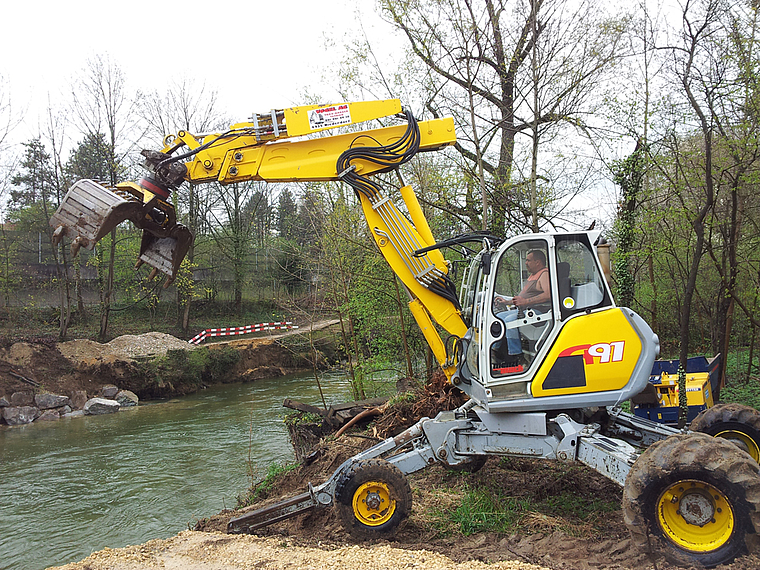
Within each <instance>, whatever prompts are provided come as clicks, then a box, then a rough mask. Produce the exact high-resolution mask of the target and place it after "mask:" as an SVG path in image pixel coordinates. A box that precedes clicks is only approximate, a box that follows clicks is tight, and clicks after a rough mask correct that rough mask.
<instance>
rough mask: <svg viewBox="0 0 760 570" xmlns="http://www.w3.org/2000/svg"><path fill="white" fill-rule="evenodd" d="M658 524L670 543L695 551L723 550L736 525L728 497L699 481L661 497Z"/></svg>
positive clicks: (678, 486)
mask: <svg viewBox="0 0 760 570" xmlns="http://www.w3.org/2000/svg"><path fill="white" fill-rule="evenodd" d="M657 522H658V523H659V525H660V528H661V529H662V531H663V534H664V535H665V536H666V537H667V538H668V539H669V540H670V541H672V542H674V543H675V544H676V545H678V546H680V547H681V548H684V549H686V550H690V551H692V552H711V551H713V550H716V549H718V548H720V547H721V546H723V545H724V544H726V542H728V540H729V539H730V538H731V534H732V533H733V531H734V524H735V523H734V511H733V509H732V508H731V505H730V503H729V502H728V500H727V499H726V496H725V495H724V494H723V493H721V492H720V491H719V490H718V489H716V488H715V487H713V486H712V485H709V484H708V483H705V482H704V481H696V480H684V481H678V482H677V483H675V484H673V485H671V486H670V487H668V488H667V489H666V490H665V492H664V493H662V495H660V498H659V499H658V500H657Z"/></svg>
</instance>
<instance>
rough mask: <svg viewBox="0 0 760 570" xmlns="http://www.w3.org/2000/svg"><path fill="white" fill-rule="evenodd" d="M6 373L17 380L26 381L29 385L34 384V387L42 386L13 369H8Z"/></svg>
mask: <svg viewBox="0 0 760 570" xmlns="http://www.w3.org/2000/svg"><path fill="white" fill-rule="evenodd" d="M8 374H10V375H11V376H13V377H14V378H16V379H17V380H21V381H22V382H26V383H27V384H29V385H30V386H34V387H35V388H39V387H40V386H42V384H40V383H39V382H35V381H34V380H30V379H29V378H27V377H26V376H22V375H21V374H18V373H16V372H14V371H13V370H9V371H8Z"/></svg>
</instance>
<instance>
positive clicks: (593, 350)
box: [559, 340, 625, 364]
mask: <svg viewBox="0 0 760 570" xmlns="http://www.w3.org/2000/svg"><path fill="white" fill-rule="evenodd" d="M581 350H582V351H583V362H584V363H585V364H594V362H595V360H594V359H595V358H598V359H599V360H598V361H596V362H598V363H599V364H608V363H610V362H621V361H622V360H623V354H624V352H625V341H624V340H620V341H616V342H598V343H596V344H580V345H577V346H571V347H570V348H566V349H565V350H563V351H562V352H560V353H559V357H563V356H572V355H573V354H576V353H578V352H580V351H581Z"/></svg>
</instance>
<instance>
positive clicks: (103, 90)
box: [72, 56, 140, 340]
mask: <svg viewBox="0 0 760 570" xmlns="http://www.w3.org/2000/svg"><path fill="white" fill-rule="evenodd" d="M138 100H139V96H138V95H131V94H130V93H129V92H128V90H127V86H126V78H125V77H124V74H123V73H122V71H121V68H120V67H119V66H118V65H116V64H115V63H113V62H112V61H111V60H110V59H108V57H105V58H103V57H101V56H96V57H95V58H93V59H91V60H89V61H88V62H87V65H86V68H85V70H84V71H83V72H82V75H81V76H80V77H79V79H78V80H77V82H76V84H75V86H74V88H73V92H72V101H73V106H72V111H73V117H74V119H75V121H76V125H77V126H78V127H79V128H80V129H81V131H82V132H83V133H84V134H86V135H89V136H91V137H96V136H97V135H99V134H104V135H105V137H104V139H103V140H104V142H105V144H106V148H105V149H103V154H104V155H105V156H106V157H107V161H108V175H109V180H108V182H109V183H110V184H111V185H112V186H115V185H116V184H117V183H118V182H119V181H121V179H122V177H123V176H124V174H125V171H126V167H127V156H128V154H129V153H130V152H131V151H133V150H134V142H133V141H134V140H137V139H139V138H140V136H139V135H136V134H135V133H134V128H135V124H134V122H133V121H134V120H135V119H136V118H137V115H136V112H135V111H136V106H137V103H138ZM93 140H96V139H95V138H93ZM115 261H116V228H114V229H113V230H112V231H111V239H110V249H109V256H108V261H107V264H106V267H105V268H103V267H102V264H99V267H98V275H99V281H100V331H99V333H98V337H99V338H100V339H101V340H104V339H105V338H106V337H107V335H108V319H109V315H110V312H111V297H112V294H113V286H114V264H115ZM104 273H105V274H104Z"/></svg>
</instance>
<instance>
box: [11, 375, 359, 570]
mask: <svg viewBox="0 0 760 570" xmlns="http://www.w3.org/2000/svg"><path fill="white" fill-rule="evenodd" d="M322 388H323V391H324V392H325V397H326V399H327V400H328V405H329V404H331V403H336V402H340V401H345V400H348V399H350V390H349V385H348V382H347V380H346V379H345V377H344V376H342V375H332V376H328V377H324V378H322ZM286 397H290V398H293V399H297V400H300V401H302V402H305V403H309V404H313V405H320V404H321V399H320V396H319V392H318V389H317V387H316V383H315V381H314V378H313V376H309V375H297V376H287V377H284V378H278V379H272V380H262V381H257V382H255V383H251V384H235V385H228V386H220V387H212V388H209V389H208V390H204V391H203V392H201V393H199V394H195V395H192V396H187V397H184V398H181V399H176V400H172V401H168V402H161V403H146V404H144V405H141V406H139V407H138V408H134V409H128V410H122V411H121V412H119V413H118V414H114V415H108V416H91V417H84V418H71V419H64V420H60V421H57V422H42V423H35V424H31V425H28V426H22V427H17V428H5V427H4V428H0V569H2V570H22V569H23V570H35V569H41V568H45V567H47V566H50V565H58V564H64V563H66V562H71V561H74V560H79V559H81V558H83V557H85V556H87V555H88V554H90V553H91V552H93V551H96V550H100V549H102V548H104V547H106V546H108V547H111V548H117V547H120V546H125V545H127V544H139V543H142V542H145V541H147V540H150V539H152V538H165V537H168V536H171V535H173V534H175V533H176V532H178V531H180V530H183V529H185V528H187V526H188V524H191V523H192V522H193V521H194V520H196V519H197V518H202V517H205V516H210V515H212V514H214V513H216V512H218V511H219V510H221V509H222V508H224V507H232V506H234V504H235V499H236V495H237V494H238V493H239V492H241V491H242V490H243V489H245V488H246V486H247V484H248V478H247V476H246V462H247V460H248V457H249V453H250V456H251V458H252V460H253V464H254V468H255V469H258V470H259V471H260V472H261V473H263V472H265V468H266V465H268V464H269V463H270V462H272V461H278V462H282V461H285V460H289V459H291V458H292V449H291V447H290V445H289V443H288V441H287V430H286V428H285V426H284V425H283V423H282V421H281V417H282V415H283V413H284V409H283V408H282V400H283V399H284V398H286Z"/></svg>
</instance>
